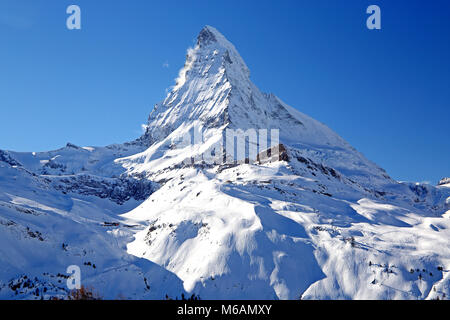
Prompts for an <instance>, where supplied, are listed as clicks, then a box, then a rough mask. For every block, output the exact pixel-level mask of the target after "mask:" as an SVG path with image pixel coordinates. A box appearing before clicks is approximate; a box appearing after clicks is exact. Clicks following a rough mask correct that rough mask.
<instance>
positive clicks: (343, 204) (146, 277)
mask: <svg viewBox="0 0 450 320" xmlns="http://www.w3.org/2000/svg"><path fill="white" fill-rule="evenodd" d="M299 63H301V62H299ZM241 138H242V139H241ZM449 210H450V183H449V180H448V178H447V179H443V180H442V181H441V182H440V183H439V185H438V186H431V185H428V184H419V183H406V182H397V181H395V180H393V179H391V178H390V177H389V175H388V174H387V173H386V172H385V171H384V170H383V169H382V168H380V167H379V166H377V165H376V164H374V163H373V162H371V161H370V160H368V159H366V158H365V157H364V156H363V155H362V154H361V153H359V152H358V151H357V150H355V149H354V148H353V147H352V146H350V144H349V143H347V142H346V141H345V140H344V139H342V138H341V137H340V136H339V135H338V134H336V133H335V132H333V131H332V130H331V129H329V128H328V127H327V126H325V125H324V124H322V123H320V122H318V121H316V120H314V119H312V118H310V117H309V116H307V115H305V114H303V113H301V112H300V111H298V109H295V108H292V107H290V106H288V105H287V104H286V103H284V102H283V101H282V100H281V99H279V98H278V97H277V96H275V95H274V94H270V93H263V92H261V91H260V90H259V89H258V88H257V87H256V86H255V85H254V84H253V82H252V81H251V79H250V72H249V69H248V67H247V66H246V64H245V62H244V60H243V59H242V57H241V56H240V55H239V53H238V52H237V50H236V48H235V47H234V45H233V44H231V43H230V42H229V41H228V40H227V39H226V38H225V37H224V36H223V35H222V34H221V33H220V32H218V31H217V30H216V29H215V28H213V27H209V26H207V27H205V28H203V29H202V30H201V32H200V33H199V35H198V40H197V43H196V45H195V46H194V48H191V49H189V50H188V52H187V57H186V63H185V65H184V67H183V68H182V69H181V71H180V73H179V76H178V78H177V79H176V81H175V85H174V86H173V87H171V88H170V91H169V93H168V95H167V97H166V98H165V99H164V101H162V102H160V103H158V104H156V105H155V107H154V109H153V110H152V111H151V114H150V116H149V118H148V123H147V129H146V132H145V133H144V134H143V135H142V136H141V137H139V138H137V139H136V140H135V141H132V142H127V143H123V144H115V145H110V146H106V147H79V146H76V145H74V144H70V143H69V144H67V145H66V146H65V147H64V148H61V149H59V150H54V151H49V152H36V153H35V152H33V153H23V152H14V151H1V150H0V243H1V244H2V246H0V298H4V299H52V298H61V299H65V298H67V299H70V298H73V297H83V296H90V295H89V294H90V293H92V292H95V297H101V298H103V299H116V298H120V299H122V298H130V299H176V298H178V299H180V298H183V297H191V298H192V299H198V298H200V299H218V298H220V299H222V298H223V299H251V298H254V299H299V298H301V299H436V298H439V299H446V298H448V295H449V294H450V292H449V287H450V286H449V272H448V270H449V268H450V266H449V265H448V261H449V260H450V248H449V246H448V239H450V233H449V232H450V231H449V230H450V219H449V218H450V211H449ZM73 265H75V266H79V268H80V270H81V275H82V277H81V279H82V284H83V292H81V293H80V292H73V291H71V290H70V289H69V288H68V287H67V285H66V282H67V280H68V274H67V272H66V271H67V268H68V267H69V266H73ZM88 288H90V289H88ZM82 293H83V294H82ZM88 293H89V294H88Z"/></svg>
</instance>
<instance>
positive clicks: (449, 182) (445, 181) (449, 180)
mask: <svg viewBox="0 0 450 320" xmlns="http://www.w3.org/2000/svg"><path fill="white" fill-rule="evenodd" d="M444 184H450V178H442V179H441V180H440V181H439V183H438V186H442V185H444Z"/></svg>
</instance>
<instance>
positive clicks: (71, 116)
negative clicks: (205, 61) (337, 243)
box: [0, 0, 450, 183]
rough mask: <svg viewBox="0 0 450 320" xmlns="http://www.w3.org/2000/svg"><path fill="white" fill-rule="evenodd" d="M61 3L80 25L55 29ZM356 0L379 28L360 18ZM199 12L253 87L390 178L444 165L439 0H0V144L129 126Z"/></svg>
mask: <svg viewBox="0 0 450 320" xmlns="http://www.w3.org/2000/svg"><path fill="white" fill-rule="evenodd" d="M70 4H77V5H79V6H80V7H81V10H82V30H80V31H69V30H68V29H67V28H66V18H67V16H68V15H67V14H66V12H65V11H66V8H67V6H68V5H70ZM370 4H377V5H379V6H380V7H381V11H382V12H381V13H382V30H381V31H369V30H368V29H367V28H366V27H365V21H366V18H367V16H368V15H367V14H366V13H365V10H366V8H367V6H368V5H370ZM204 25H212V26H214V27H216V28H217V29H218V30H219V31H221V32H222V33H223V34H224V35H225V36H226V37H227V38H228V39H229V40H230V41H231V42H233V43H234V44H235V45H236V47H237V49H238V50H239V52H240V53H241V55H242V57H243V58H244V60H245V61H246V62H247V64H248V66H249V68H250V70H251V72H252V79H253V81H254V82H255V84H256V85H257V86H259V87H260V88H261V89H262V90H263V91H267V92H273V93H275V94H276V95H278V96H279V97H280V98H281V99H283V100H284V101H285V102H287V103H288V104H290V105H292V106H294V107H296V108H298V109H299V110H301V111H302V112H304V113H306V114H308V115H310V116H312V117H314V118H316V119H318V120H320V121H322V122H323V123H325V124H327V125H328V126H329V127H331V128H332V129H334V130H335V131H336V132H338V133H339V134H340V135H341V136H342V137H344V138H345V139H346V140H347V141H349V142H350V143H351V144H352V145H353V146H355V147H356V148H357V149H358V150H360V151H361V152H362V153H363V154H365V155H366V156H367V157H368V158H369V159H371V160H373V161H375V162H376V163H378V164H379V165H380V166H382V167H383V168H385V169H386V170H387V171H388V173H389V174H390V175H391V176H392V177H394V178H396V179H399V180H410V181H430V182H432V183H436V182H437V180H439V179H440V178H441V177H443V176H450V125H449V123H450V122H449V121H450V89H449V88H450V79H449V78H450V1H448V0H433V1H425V0H423V1H419V0H417V1H413V0H409V1H402V0H395V1H392V0H390V1H384V0H383V1H382V0H370V1H364V0H345V1H344V0H339V1H338V0H309V1H299V0H293V1H283V0H281V1H264V0H258V1H256V0H239V1H235V0H228V1H216V0H191V1H181V0H179V1H156V0H151V1H147V0H126V1H125V0H114V1H110V0H95V1H92V0H70V1H66V0H0V41H1V44H0V108H1V109H0V110H1V113H0V114H1V122H0V123H1V124H0V148H2V149H9V150H17V151H44V150H49V149H55V148H59V147H61V146H63V145H65V144H66V143H67V142H68V141H70V142H72V143H75V144H77V145H106V144H110V143H115V142H124V141H128V140H132V139H134V138H136V137H138V136H139V135H140V132H141V129H140V125H141V124H143V123H145V122H146V119H147V117H148V114H149V112H150V111H151V109H152V108H153V105H154V104H155V103H157V102H159V101H160V100H161V99H163V98H164V96H165V90H166V88H168V87H170V86H171V85H173V84H174V79H175V77H176V75H177V73H178V70H179V69H180V68H181V67H182V66H183V64H184V58H185V53H186V49H187V47H189V46H192V45H193V43H194V39H195V38H196V36H197V34H198V32H199V31H200V30H201V28H202V27H203V26H204ZM165 64H168V67H167V65H165ZM164 65H165V66H164Z"/></svg>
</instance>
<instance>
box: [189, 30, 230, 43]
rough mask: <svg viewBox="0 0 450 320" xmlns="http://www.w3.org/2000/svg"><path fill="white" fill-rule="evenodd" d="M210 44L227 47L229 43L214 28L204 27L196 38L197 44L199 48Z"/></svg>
mask: <svg viewBox="0 0 450 320" xmlns="http://www.w3.org/2000/svg"><path fill="white" fill-rule="evenodd" d="M211 43H220V44H224V45H229V44H230V42H229V41H228V40H227V39H226V38H225V37H224V36H223V35H222V34H221V33H220V32H219V31H218V30H217V29H216V28H214V27H211V26H205V27H204V28H203V29H202V30H201V31H200V33H199V34H198V37H197V44H198V45H199V46H203V45H208V44H211Z"/></svg>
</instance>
